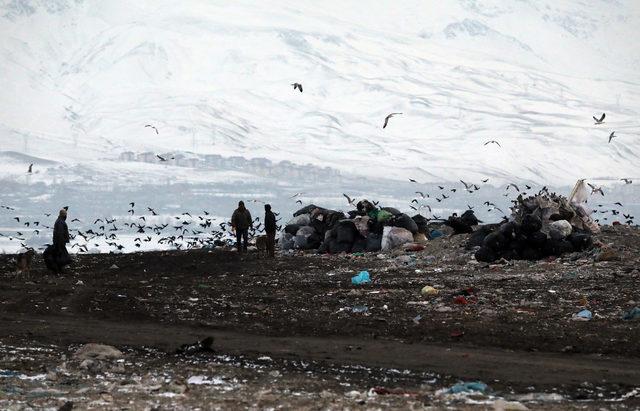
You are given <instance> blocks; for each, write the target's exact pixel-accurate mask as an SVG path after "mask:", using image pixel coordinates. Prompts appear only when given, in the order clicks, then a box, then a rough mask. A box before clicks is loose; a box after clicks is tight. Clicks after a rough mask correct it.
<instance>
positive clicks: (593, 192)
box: [587, 183, 604, 196]
mask: <svg viewBox="0 0 640 411" xmlns="http://www.w3.org/2000/svg"><path fill="white" fill-rule="evenodd" d="M587 185H588V186H589V187H591V194H592V195H593V194H595V193H600V195H602V196H604V192H603V191H602V187H596V186H594V185H593V184H591V183H587Z"/></svg>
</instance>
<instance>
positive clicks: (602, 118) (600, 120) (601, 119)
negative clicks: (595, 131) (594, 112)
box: [591, 113, 606, 124]
mask: <svg viewBox="0 0 640 411" xmlns="http://www.w3.org/2000/svg"><path fill="white" fill-rule="evenodd" d="M605 116H606V114H605V113H602V117H600V119H597V118H596V116H591V117H593V119H594V120H595V121H596V124H602V123H604V118H605Z"/></svg>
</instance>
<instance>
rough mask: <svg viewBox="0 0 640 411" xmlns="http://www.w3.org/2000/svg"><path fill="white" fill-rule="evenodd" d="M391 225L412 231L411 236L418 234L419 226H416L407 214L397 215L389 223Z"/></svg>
mask: <svg viewBox="0 0 640 411" xmlns="http://www.w3.org/2000/svg"><path fill="white" fill-rule="evenodd" d="M389 225H392V226H394V227H402V228H405V229H407V230H409V231H411V234H416V233H417V232H418V224H416V222H415V221H413V219H412V218H411V217H409V216H408V215H406V214H398V215H395V216H394V217H393V218H392V219H391V221H390V222H389Z"/></svg>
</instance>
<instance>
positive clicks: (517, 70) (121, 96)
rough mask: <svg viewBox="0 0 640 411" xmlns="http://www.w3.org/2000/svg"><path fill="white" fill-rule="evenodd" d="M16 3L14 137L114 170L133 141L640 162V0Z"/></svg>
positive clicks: (492, 169) (633, 166)
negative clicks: (598, 118) (602, 116)
mask: <svg viewBox="0 0 640 411" xmlns="http://www.w3.org/2000/svg"><path fill="white" fill-rule="evenodd" d="M0 16H2V17H0V77H1V78H2V79H3V88H2V89H0V107H2V110H0V149H1V150H2V151H15V152H20V153H23V154H26V155H30V156H36V157H42V158H46V159H49V160H53V161H57V162H59V163H61V164H84V165H86V166H87V167H90V168H92V169H93V170H95V173H96V174H100V175H103V174H104V176H105V177H104V178H107V179H108V178H109V175H111V174H112V173H115V172H113V171H112V169H113V168H114V167H119V166H118V165H117V163H110V164H109V165H108V167H100V165H99V164H100V161H102V159H105V158H106V159H116V158H117V157H118V155H119V154H120V153H121V152H123V151H127V150H131V151H135V152H142V151H152V152H156V153H164V152H171V151H173V150H189V151H192V152H195V153H199V154H207V153H216V154H222V155H225V156H232V155H240V156H244V157H247V158H252V157H267V158H269V159H271V160H275V161H278V160H285V159H287V160H290V161H293V162H294V163H300V164H304V163H312V164H316V165H320V166H330V167H333V168H337V169H339V170H341V171H342V172H344V173H355V174H360V175H364V176H368V177H372V178H375V177H380V176H385V177H389V178H396V179H402V180H406V179H407V178H408V177H413V178H417V179H420V180H421V181H432V182H437V181H454V180H457V179H459V178H464V179H472V180H473V179H478V178H480V177H484V176H492V177H493V180H492V181H507V180H514V179H520V180H529V181H534V182H537V183H540V184H547V183H549V184H556V185H561V184H571V183H572V182H573V181H575V179H576V178H580V177H587V178H588V177H596V176H598V177H613V178H620V177H634V176H638V175H640V162H639V161H638V160H639V156H640V139H638V135H639V134H640V121H639V120H638V114H639V111H640V48H639V47H637V45H636V44H635V43H636V42H635V41H634V40H632V39H635V38H638V36H639V35H640V29H639V27H640V2H636V1H615V0H609V1H605V0H592V1H558V0H555V1H551V0H548V1H547V0H530V1H500V0H493V1H490V0H487V1H480V0H478V1H474V0H457V1H454V0H451V1H446V2H442V1H428V2H424V1H403V2H395V1H376V2H367V4H366V5H365V3H364V2H360V1H323V2H319V1H310V0H309V1H296V2H284V1H283V2H274V1H260V2H251V1H232V2H230V1H205V0H183V1H175V0H172V1H165V0H136V1H135V2H131V1H125V0H109V1H98V0H11V1H0ZM294 81H298V82H301V83H302V84H303V86H304V93H299V92H297V91H293V89H292V87H291V86H290V83H292V82H294ZM603 111H604V112H606V113H607V121H606V124H604V125H600V126H594V125H593V121H592V119H591V116H592V115H596V114H599V113H600V112H603ZM390 112H402V113H403V115H402V116H397V117H394V118H392V119H391V121H390V125H389V126H388V127H387V128H386V129H382V127H381V126H382V122H383V119H384V117H385V115H386V114H387V113H390ZM148 123H151V124H154V125H156V126H157V127H158V129H159V130H160V134H159V135H156V134H155V132H154V131H153V130H151V129H150V128H145V127H144V125H145V124H148ZM613 130H615V131H616V134H617V135H618V137H617V138H616V139H614V140H613V142H612V143H611V144H607V138H608V135H609V133H610V132H611V131H613ZM487 140H497V141H499V142H500V144H501V146H502V147H501V148H500V147H497V146H495V145H487V146H485V145H484V142H485V141H487ZM122 167H124V168H125V169H124V171H123V172H132V173H140V174H149V176H150V178H152V179H153V178H155V177H154V176H155V175H156V174H159V173H162V170H163V169H161V168H158V169H157V170H153V168H154V167H153V166H150V167H148V166H145V167H140V168H139V169H136V170H128V169H127V167H130V166H125V165H123V166H122ZM157 167H161V166H160V165H158V166H157ZM104 168H108V169H109V170H105V169H104ZM14 169H15V165H12V166H11V169H10V170H9V169H6V168H2V170H4V172H5V174H11V175H13V173H14V172H15V170H14ZM110 173H111V174H110Z"/></svg>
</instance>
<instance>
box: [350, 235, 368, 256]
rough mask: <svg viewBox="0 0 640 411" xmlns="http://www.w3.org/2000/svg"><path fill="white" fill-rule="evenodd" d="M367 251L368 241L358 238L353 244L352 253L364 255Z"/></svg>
mask: <svg viewBox="0 0 640 411" xmlns="http://www.w3.org/2000/svg"><path fill="white" fill-rule="evenodd" d="M366 250H367V239H366V238H362V237H360V238H357V239H356V241H354V242H353V246H352V247H351V252H352V253H362V252H365V251H366Z"/></svg>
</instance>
